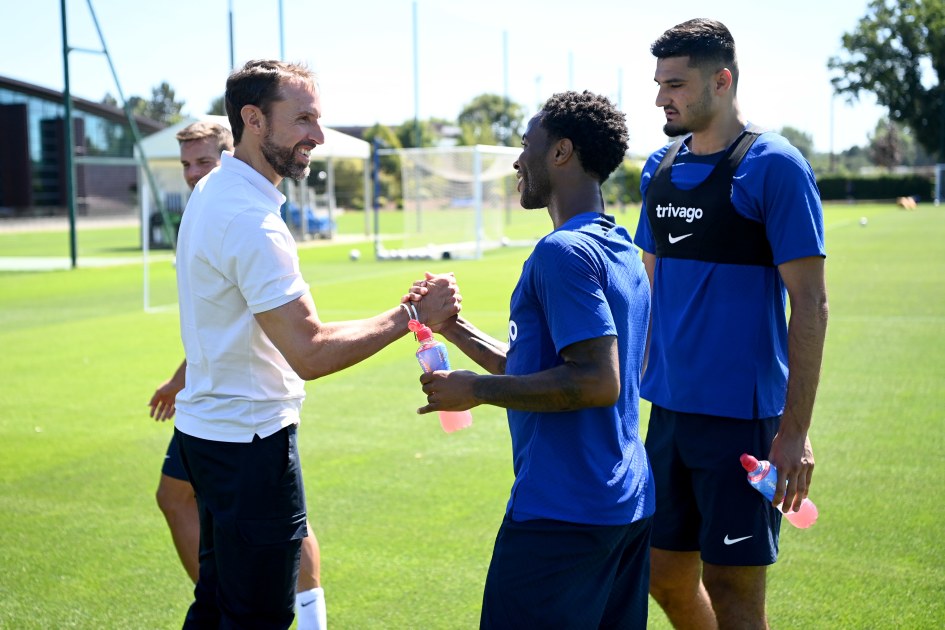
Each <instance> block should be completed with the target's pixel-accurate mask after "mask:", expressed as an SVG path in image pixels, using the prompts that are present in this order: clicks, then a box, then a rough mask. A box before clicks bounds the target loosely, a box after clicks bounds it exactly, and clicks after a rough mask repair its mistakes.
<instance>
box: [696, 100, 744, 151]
mask: <svg viewBox="0 0 945 630" xmlns="http://www.w3.org/2000/svg"><path fill="white" fill-rule="evenodd" d="M745 124H746V121H745V119H744V118H743V117H742V115H741V114H740V113H739V111H738V108H737V107H736V108H733V109H732V110H731V111H729V112H726V114H725V115H722V116H720V117H719V118H717V119H716V120H713V121H712V123H711V124H710V125H708V126H707V127H706V128H705V129H703V130H701V131H694V132H693V134H692V137H691V138H690V139H689V150H690V151H692V152H693V153H694V154H696V155H711V154H712V153H718V152H720V151H724V150H725V149H727V148H728V147H729V146H730V145H731V144H732V143H733V142H735V139H736V138H738V136H739V135H741V133H742V131H744V129H745Z"/></svg>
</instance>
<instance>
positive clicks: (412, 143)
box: [395, 118, 439, 149]
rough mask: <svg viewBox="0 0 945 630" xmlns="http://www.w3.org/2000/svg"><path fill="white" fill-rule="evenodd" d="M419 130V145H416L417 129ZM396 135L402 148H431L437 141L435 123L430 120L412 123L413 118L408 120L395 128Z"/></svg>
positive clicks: (437, 135)
mask: <svg viewBox="0 0 945 630" xmlns="http://www.w3.org/2000/svg"><path fill="white" fill-rule="evenodd" d="M418 127H419V129H420V144H417V128H418ZM395 133H396V134H397V139H398V141H400V146H402V147H403V148H405V149H407V148H411V147H417V146H420V147H432V146H433V145H435V144H436V142H437V140H439V134H438V133H437V130H436V121H435V120H433V119H430V120H420V121H414V119H413V118H411V119H410V120H405V121H404V122H403V123H402V124H401V125H399V126H398V127H397V130H396V132H395Z"/></svg>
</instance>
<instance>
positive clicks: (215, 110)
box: [207, 96, 226, 116]
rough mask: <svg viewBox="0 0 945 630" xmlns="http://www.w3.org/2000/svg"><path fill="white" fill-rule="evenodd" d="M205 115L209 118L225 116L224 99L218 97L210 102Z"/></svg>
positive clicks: (223, 97)
mask: <svg viewBox="0 0 945 630" xmlns="http://www.w3.org/2000/svg"><path fill="white" fill-rule="evenodd" d="M207 113H208V114H210V115H211V116H226V97H225V96H218V97H216V98H215V99H213V100H212V101H210V109H209V111H207Z"/></svg>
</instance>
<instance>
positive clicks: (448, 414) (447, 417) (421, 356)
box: [408, 319, 472, 433]
mask: <svg viewBox="0 0 945 630" xmlns="http://www.w3.org/2000/svg"><path fill="white" fill-rule="evenodd" d="M408 326H409V327H410V330H412V331H413V332H414V333H416V335H417V341H419V342H420V347H419V348H417V361H418V362H419V363H420V367H422V368H423V371H424V372H426V373H428V374H429V373H430V372H433V371H435V370H448V369H450V359H449V354H448V353H447V351H446V346H445V345H443V342H442V341H437V340H436V339H434V338H433V331H432V330H430V328H429V327H428V326H424V325H423V324H421V323H420V322H418V321H417V320H415V319H411V320H410V323H409V324H408ZM439 414H440V426H442V427H443V430H444V431H446V432H447V433H452V432H453V431H459V430H460V429H465V428H466V427H468V426H469V425H471V424H472V413H471V412H470V411H469V410H468V409H467V410H466V411H440V412H439Z"/></svg>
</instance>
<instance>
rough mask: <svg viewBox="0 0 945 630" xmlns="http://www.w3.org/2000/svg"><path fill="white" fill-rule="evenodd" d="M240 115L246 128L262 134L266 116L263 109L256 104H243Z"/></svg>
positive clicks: (259, 134) (258, 134)
mask: <svg viewBox="0 0 945 630" xmlns="http://www.w3.org/2000/svg"><path fill="white" fill-rule="evenodd" d="M240 116H241V117H242V118H243V125H244V127H245V129H246V130H249V131H251V132H252V133H254V134H256V135H257V136H261V135H262V132H263V123H264V121H265V118H266V117H265V115H264V114H263V113H262V110H261V109H259V108H258V107H256V106H255V105H243V109H241V110H240Z"/></svg>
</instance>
